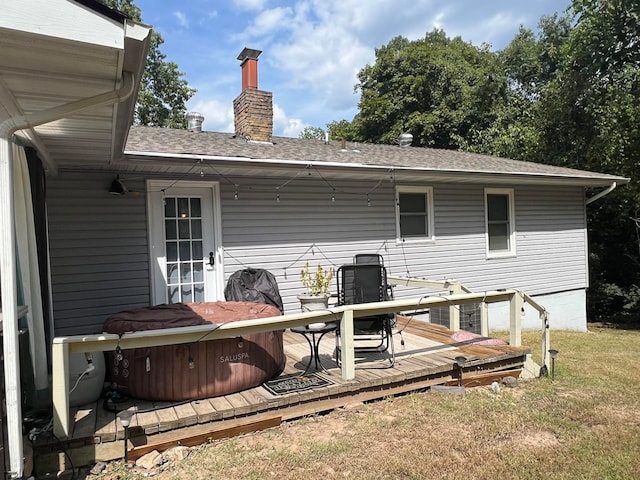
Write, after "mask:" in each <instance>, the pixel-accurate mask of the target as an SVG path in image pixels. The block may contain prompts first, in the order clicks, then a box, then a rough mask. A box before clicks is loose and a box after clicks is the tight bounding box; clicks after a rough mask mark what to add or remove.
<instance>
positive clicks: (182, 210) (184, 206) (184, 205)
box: [178, 198, 189, 218]
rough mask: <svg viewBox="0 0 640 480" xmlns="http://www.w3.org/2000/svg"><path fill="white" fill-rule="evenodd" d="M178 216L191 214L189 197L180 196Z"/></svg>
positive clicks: (182, 216) (184, 216)
mask: <svg viewBox="0 0 640 480" xmlns="http://www.w3.org/2000/svg"><path fill="white" fill-rule="evenodd" d="M178 216H179V217H180V218H187V217H188V216H189V199H188V198H178Z"/></svg>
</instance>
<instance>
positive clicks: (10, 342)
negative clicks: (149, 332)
mask: <svg viewBox="0 0 640 480" xmlns="http://www.w3.org/2000/svg"><path fill="white" fill-rule="evenodd" d="M134 87H135V79H134V75H133V74H132V73H130V72H123V73H122V82H121V85H120V86H119V87H118V88H116V89H115V90H111V91H108V92H105V93H101V94H99V95H95V96H93V97H88V98H83V99H81V100H77V101H74V102H70V103H67V104H64V105H60V106H57V107H53V108H50V109H47V110H43V111H41V112H35V113H33V114H30V115H20V116H17V117H10V118H8V119H6V120H4V121H3V122H1V123H0V277H1V278H2V285H1V288H2V290H1V292H2V304H1V306H2V326H3V339H4V344H3V353H4V376H5V399H6V409H7V439H8V443H9V462H10V473H11V476H12V478H22V476H23V473H24V462H23V448H22V409H21V398H20V357H19V346H18V306H17V303H18V294H17V283H18V280H17V275H16V246H15V209H14V204H13V164H12V161H13V159H12V154H11V137H12V136H13V134H14V133H15V132H16V131H18V130H22V129H24V128H31V127H35V126H38V125H42V124H44V123H49V122H52V121H54V120H60V119H62V118H65V117H68V116H70V115H73V114H76V113H78V112H81V111H83V110H87V109H90V108H95V107H98V106H102V105H110V104H114V103H119V102H122V101H123V100H126V99H127V98H128V97H130V96H131V94H132V93H133V92H134ZM54 415H56V412H54Z"/></svg>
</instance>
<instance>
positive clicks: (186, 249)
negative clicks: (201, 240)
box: [180, 242, 191, 262]
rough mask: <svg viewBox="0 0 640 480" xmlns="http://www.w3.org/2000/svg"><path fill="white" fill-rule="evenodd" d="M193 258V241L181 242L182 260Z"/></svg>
mask: <svg viewBox="0 0 640 480" xmlns="http://www.w3.org/2000/svg"><path fill="white" fill-rule="evenodd" d="M186 260H191V242H180V261H181V262H184V261H186Z"/></svg>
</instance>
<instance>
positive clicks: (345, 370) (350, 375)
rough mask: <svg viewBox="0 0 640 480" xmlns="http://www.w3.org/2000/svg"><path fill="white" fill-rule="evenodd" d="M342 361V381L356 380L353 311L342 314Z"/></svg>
mask: <svg viewBox="0 0 640 480" xmlns="http://www.w3.org/2000/svg"><path fill="white" fill-rule="evenodd" d="M340 342H341V349H340V361H341V363H342V379H343V380H353V379H354V378H356V358H355V349H354V347H355V345H354V343H353V310H345V311H344V312H342V319H341V320H340Z"/></svg>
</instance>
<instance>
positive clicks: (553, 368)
mask: <svg viewBox="0 0 640 480" xmlns="http://www.w3.org/2000/svg"><path fill="white" fill-rule="evenodd" d="M559 353H560V352H559V351H558V350H556V349H555V348H551V349H549V355H551V380H552V381H553V380H554V379H555V378H556V358H558V354H559Z"/></svg>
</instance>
